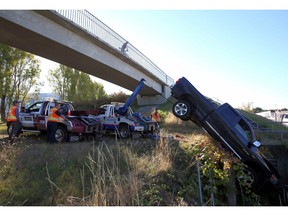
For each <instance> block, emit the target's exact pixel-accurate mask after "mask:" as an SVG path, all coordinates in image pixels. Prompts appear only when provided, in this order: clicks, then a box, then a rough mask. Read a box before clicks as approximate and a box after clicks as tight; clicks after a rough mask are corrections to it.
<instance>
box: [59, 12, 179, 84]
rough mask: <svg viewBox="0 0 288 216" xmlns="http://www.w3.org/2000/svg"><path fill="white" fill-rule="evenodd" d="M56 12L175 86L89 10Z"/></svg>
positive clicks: (171, 80) (165, 75) (157, 68)
mask: <svg viewBox="0 0 288 216" xmlns="http://www.w3.org/2000/svg"><path fill="white" fill-rule="evenodd" d="M55 12H57V13H58V14H60V15H62V16H63V17H65V18H66V19H68V20H70V21H72V22H73V23H74V24H76V25H78V26H79V27H81V28H83V29H85V30H86V31H87V32H89V33H90V34H92V35H93V36H95V37H96V38H97V39H98V40H101V41H103V42H105V43H107V44H109V45H110V46H112V47H113V48H114V49H115V50H118V51H119V52H121V53H122V54H123V55H125V56H126V57H128V58H131V59H132V60H133V61H135V62H136V63H138V64H139V65H141V66H142V67H144V68H145V69H146V70H148V71H149V72H150V73H152V74H153V75H154V76H156V77H157V78H158V79H159V80H162V81H163V82H165V83H166V84H167V85H168V86H170V85H172V84H174V80H173V79H172V78H171V77H169V76H168V75H167V74H165V73H164V72H163V71H162V70H161V69H160V68H159V67H158V66H157V65H155V64H154V63H153V62H152V61H151V60H149V59H148V58H147V57H146V56H145V55H144V54H143V53H141V52H140V51H139V50H138V49H136V48H135V47H134V46H133V45H132V44H130V43H126V42H127V40H125V39H124V38H123V37H121V36H120V35H119V34H117V33H116V32H115V31H113V30H112V29H111V28H110V27H108V26H107V25H105V24H104V23H103V22H102V21H100V20H99V19H98V18H96V17H95V16H94V15H93V14H91V13H90V12H88V11H87V10H55Z"/></svg>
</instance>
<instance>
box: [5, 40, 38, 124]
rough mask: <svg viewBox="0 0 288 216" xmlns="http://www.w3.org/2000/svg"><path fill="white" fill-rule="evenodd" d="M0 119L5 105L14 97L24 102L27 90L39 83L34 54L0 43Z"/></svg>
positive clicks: (36, 61)
mask: <svg viewBox="0 0 288 216" xmlns="http://www.w3.org/2000/svg"><path fill="white" fill-rule="evenodd" d="M0 61H1V64H0V80H1V82H0V95H1V120H2V121H4V119H5V105H7V103H8V105H9V104H11V101H12V100H13V98H14V99H21V101H22V102H24V101H25V100H26V98H27V94H28V92H29V90H30V89H31V88H32V87H33V86H34V87H35V86H37V85H38V84H39V83H38V82H37V79H38V78H39V75H40V66H39V61H38V60H36V59H35V57H34V55H32V54H30V53H27V52H25V51H22V50H18V49H16V48H13V47H10V46H7V45H3V44H0Z"/></svg>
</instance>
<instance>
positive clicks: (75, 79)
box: [0, 44, 128, 122]
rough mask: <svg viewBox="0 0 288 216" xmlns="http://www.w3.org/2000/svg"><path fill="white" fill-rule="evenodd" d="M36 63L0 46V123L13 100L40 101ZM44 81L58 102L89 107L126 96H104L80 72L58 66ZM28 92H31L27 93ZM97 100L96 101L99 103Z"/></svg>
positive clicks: (24, 54)
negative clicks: (90, 104) (57, 98)
mask: <svg viewBox="0 0 288 216" xmlns="http://www.w3.org/2000/svg"><path fill="white" fill-rule="evenodd" d="M40 73H41V69H40V61H39V60H38V59H36V58H35V56H34V55H33V54H30V53H27V52H25V51H22V50H19V49H16V48H13V47H10V46H7V45H4V44H0V81H1V82H0V97H1V100H0V103H1V106H0V110H1V122H5V116H6V111H7V107H10V105H11V104H12V102H13V100H15V99H16V100H21V101H22V103H23V104H25V103H26V102H27V101H28V99H30V98H29V97H33V98H34V99H38V100H39V99H40V88H41V86H43V84H44V83H43V81H41V80H40V79H39V78H40ZM48 73H49V75H48V76H47V81H48V82H49V85H50V86H51V87H52V92H53V93H54V94H56V95H58V96H59V97H60V98H61V99H62V100H67V101H73V102H75V103H76V104H83V102H86V103H87V102H90V103H93V102H95V101H99V100H100V99H101V100H102V101H103V102H104V101H105V102H106V101H109V97H110V98H111V97H114V98H115V97H116V98H117V99H119V98H120V99H121V100H122V98H123V100H125V99H126V98H127V97H128V96H127V95H126V94H124V93H123V92H120V93H118V94H116V95H115V94H113V95H107V94H106V92H105V90H104V86H103V85H102V84H101V83H97V82H96V81H93V80H92V79H91V77H90V76H89V75H88V74H86V73H83V72H81V71H78V70H75V69H73V68H70V67H67V66H65V65H61V64H59V66H58V68H56V69H54V70H49V72H48ZM31 89H34V91H33V92H31ZM101 100H100V101H101Z"/></svg>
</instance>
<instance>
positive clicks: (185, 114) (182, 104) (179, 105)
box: [172, 100, 191, 121]
mask: <svg viewBox="0 0 288 216" xmlns="http://www.w3.org/2000/svg"><path fill="white" fill-rule="evenodd" d="M190 110H191V108H190V105H189V103H187V102H186V101H184V100H181V101H177V102H176V103H174V104H173V106H172V112H173V114H174V115H175V116H176V117H177V118H180V119H182V120H184V121H187V120H189V114H190Z"/></svg>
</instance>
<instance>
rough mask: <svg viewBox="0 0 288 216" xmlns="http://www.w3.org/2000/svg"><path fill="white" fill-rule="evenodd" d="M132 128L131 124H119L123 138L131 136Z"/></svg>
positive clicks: (120, 134)
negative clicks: (130, 127) (130, 128)
mask: <svg viewBox="0 0 288 216" xmlns="http://www.w3.org/2000/svg"><path fill="white" fill-rule="evenodd" d="M130 134H131V133H130V130H129V125H127V124H122V125H120V126H119V136H120V138H122V139H127V138H129V137H130Z"/></svg>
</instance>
